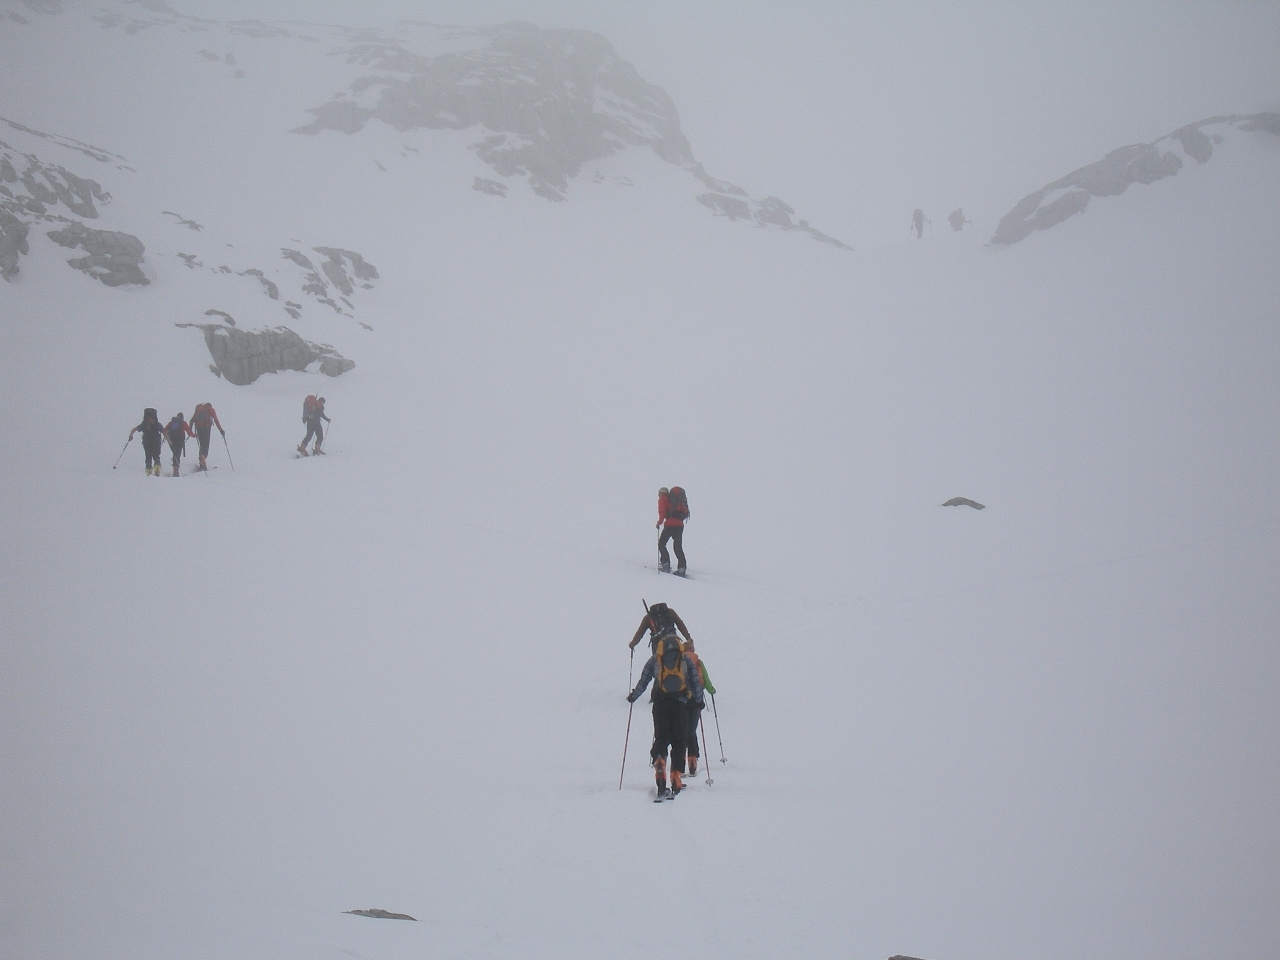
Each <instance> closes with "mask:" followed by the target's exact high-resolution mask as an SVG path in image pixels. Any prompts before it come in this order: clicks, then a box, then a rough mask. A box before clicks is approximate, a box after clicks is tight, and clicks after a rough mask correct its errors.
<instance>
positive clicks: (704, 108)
mask: <svg viewBox="0 0 1280 960" xmlns="http://www.w3.org/2000/svg"><path fill="white" fill-rule="evenodd" d="M173 6H174V7H175V9H179V10H182V11H183V12H190V13H194V14H199V15H207V16H210V17H215V18H217V19H230V18H234V17H246V18H254V17H256V18H262V19H290V18H295V17H296V18H300V19H306V20H318V21H326V20H327V21H331V22H337V23H343V24H348V25H354V24H360V25H364V24H368V25H378V24H389V23H391V22H393V21H394V20H396V19H400V18H405V19H420V20H428V21H432V22H436V23H455V24H459V25H472V26H474V25H485V24H493V23H501V22H505V21H508V20H525V21H529V22H531V23H534V24H536V25H538V26H540V27H567V28H573V29H585V30H594V31H596V32H598V33H600V34H602V35H603V36H605V37H606V38H607V39H608V40H609V41H610V42H611V43H612V44H613V46H614V49H615V50H617V52H618V53H619V55H620V56H622V57H623V58H625V59H627V60H630V61H631V62H632V63H633V64H635V66H636V68H637V69H638V70H639V71H640V74H641V76H643V77H645V78H646V79H647V80H649V81H650V82H652V83H655V84H657V85H658V86H660V87H662V88H663V89H664V90H666V91H667V93H668V94H670V96H671V97H672V99H673V100H674V101H675V103H676V106H677V107H678V109H679V110H680V116H681V122H682V125H683V127H684V130H685V134H686V136H688V137H689V139H690V141H691V143H692V145H693V150H694V154H695V155H696V156H697V157H698V159H699V160H701V161H702V163H703V164H704V165H705V166H706V168H707V169H708V170H709V171H712V172H713V173H714V174H715V175H716V176H719V177H723V178H725V179H728V180H731V181H733V182H734V183H737V184H739V185H740V186H742V187H744V188H745V189H746V190H747V191H748V192H750V193H752V194H753V195H767V194H770V193H773V194H776V195H778V196H781V197H783V198H784V199H786V200H787V202H788V203H790V204H791V205H792V206H794V207H796V208H797V209H799V210H807V211H814V212H815V213H816V212H817V211H822V222H823V223H824V224H826V225H827V226H824V227H823V229H824V230H826V232H828V233H831V234H832V235H834V236H837V237H840V238H842V239H845V240H846V241H848V242H851V243H853V244H854V245H855V246H858V247H861V246H866V245H868V244H871V245H874V244H880V243H886V242H894V241H897V240H898V239H900V238H901V237H903V236H905V235H906V232H907V223H908V220H909V218H910V214H911V211H912V210H913V209H915V208H916V207H921V208H923V209H924V210H925V213H926V214H927V215H929V216H930V218H931V219H932V220H933V221H934V225H935V228H936V227H939V226H941V225H942V218H943V217H945V215H946V214H947V213H948V212H950V211H951V210H952V209H954V208H956V207H963V208H964V209H965V210H966V212H968V213H969V215H970V217H971V218H973V219H974V222H975V229H977V230H978V231H980V232H983V231H985V235H987V236H989V235H990V233H991V231H992V230H993V229H994V226H995V223H996V221H997V220H998V219H999V217H1000V216H1002V215H1003V214H1004V213H1006V212H1007V211H1008V209H1009V208H1010V207H1012V206H1013V204H1014V203H1015V202H1017V200H1019V199H1020V198H1021V197H1022V196H1023V195H1025V194H1026V193H1029V192H1030V191H1031V190H1034V189H1036V188H1037V187H1039V186H1041V185H1042V184H1043V183H1044V182H1045V180H1046V179H1047V175H1048V174H1049V173H1050V172H1053V174H1054V175H1055V176H1056V175H1058V174H1060V173H1065V172H1066V171H1068V170H1071V169H1074V168H1076V167H1079V166H1083V165H1085V164H1087V163H1091V162H1093V161H1094V160H1097V159H1099V158H1100V157H1102V156H1103V154H1105V153H1106V152H1108V151H1110V150H1113V149H1115V148H1116V147H1118V146H1121V145H1123V144H1129V143H1140V142H1150V141H1152V140H1154V139H1156V138H1157V137H1161V136H1164V135H1165V134H1167V133H1169V132H1170V131H1172V130H1174V129H1176V128H1177V127H1180V126H1182V125H1183V124H1186V123H1191V122H1193V121H1195V120H1200V119H1203V118H1205V117H1209V116H1214V115H1217V114H1224V113H1226V114H1230V113H1254V112H1258V111H1264V110H1277V109H1280V57H1277V56H1276V53H1275V51H1276V49H1277V44H1278V43H1280V6H1278V5H1277V4H1275V3H1268V2H1223V3H1187V2H1179V0H1174V2H1132V0H1129V2H1125V0H1121V2H1118V3H1108V2H1072V3H1062V4H1048V3H1034V4H1028V3H1017V2H998V3H991V2H975V3H964V4H955V3H910V4H901V3H887V2H883V3H866V2H860V3H840V2H826V0H819V2H806V3H802V4H783V3H777V2H769V0H745V2H727V0H726V2H705V0H693V2H689V3H682V2H663V0H659V2H656V3H646V4H628V3H594V2H589V0H588V2H577V3H575V2H557V0H541V2H538V0H505V2H502V0H477V2H474V3H472V2H457V3H447V2H442V3H428V2H399V3H397V2H368V3H357V2H340V0H327V2H314V3H312V2H308V3H306V4H299V3H295V2H288V0H279V2H243V3H237V2H222V0H218V2H210V3H204V4H200V3H191V2H183V0H175V3H174V4H173Z"/></svg>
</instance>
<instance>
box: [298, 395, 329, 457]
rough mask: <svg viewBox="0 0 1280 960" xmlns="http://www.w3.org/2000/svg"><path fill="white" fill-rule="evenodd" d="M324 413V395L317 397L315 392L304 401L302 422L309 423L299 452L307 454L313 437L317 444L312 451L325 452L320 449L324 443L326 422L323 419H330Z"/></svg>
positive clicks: (299, 445)
mask: <svg viewBox="0 0 1280 960" xmlns="http://www.w3.org/2000/svg"><path fill="white" fill-rule="evenodd" d="M328 419H329V418H328V417H327V416H325V413H324V397H317V396H316V395H315V394H312V395H311V396H309V397H307V399H305V400H303V401H302V422H303V423H305V424H306V425H307V435H306V436H305V437H303V438H302V442H301V443H300V444H298V453H299V454H301V455H302V456H304V457H305V456H307V455H308V454H307V444H308V443H309V442H310V441H311V438H312V437H315V438H316V442H315V446H313V447H312V448H311V452H312V453H317V454H319V453H324V451H323V450H321V449H320V444H322V443H324V424H323V423H322V421H324V420H328Z"/></svg>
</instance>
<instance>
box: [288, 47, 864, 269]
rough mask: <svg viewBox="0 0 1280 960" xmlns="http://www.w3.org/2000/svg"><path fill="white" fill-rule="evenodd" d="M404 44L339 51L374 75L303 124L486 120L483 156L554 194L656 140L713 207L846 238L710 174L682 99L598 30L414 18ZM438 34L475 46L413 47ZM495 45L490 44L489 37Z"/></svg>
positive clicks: (563, 194) (481, 185)
mask: <svg viewBox="0 0 1280 960" xmlns="http://www.w3.org/2000/svg"><path fill="white" fill-rule="evenodd" d="M400 28H401V30H403V31H406V32H407V33H409V34H410V35H412V39H410V37H408V36H407V37H405V38H404V39H399V38H398V39H396V40H389V39H385V38H380V39H367V38H362V39H361V40H360V41H359V42H356V43H351V44H348V45H346V46H345V47H343V48H341V49H339V50H338V51H336V52H337V53H338V54H340V55H343V56H345V57H346V58H347V62H348V63H349V64H354V65H358V66H360V67H361V68H364V69H366V70H368V71H370V72H368V73H366V74H364V75H363V76H360V77H358V78H357V79H356V80H354V81H353V82H352V83H351V85H350V91H349V93H342V94H338V95H336V96H335V97H334V98H333V99H331V100H329V101H328V102H327V103H323V104H321V105H320V106H317V107H312V108H311V109H310V113H312V114H313V116H314V118H315V119H313V120H312V121H311V122H310V123H308V124H305V125H303V126H300V127H298V128H297V129H296V132H298V133H306V134H318V133H320V132H321V131H323V130H336V131H340V132H342V133H346V134H356V133H359V132H360V131H361V130H362V129H364V127H365V125H366V124H367V123H368V122H369V121H370V120H374V119H376V120H381V121H383V122H384V123H386V124H388V125H389V126H392V127H394V128H395V129H396V130H401V131H404V130H414V129H424V128H425V129H433V130H439V129H456V130H466V129H470V128H472V127H480V128H481V129H482V130H483V131H485V132H484V133H483V134H482V139H480V140H479V141H477V142H476V143H474V144H473V145H472V149H473V150H474V151H475V152H476V155H477V156H478V157H479V158H480V159H481V160H483V161H484V162H485V163H487V164H488V165H489V166H491V167H493V169H494V170H495V171H496V172H497V173H498V174H499V175H500V176H503V177H523V178H525V179H526V180H527V182H528V184H529V186H530V188H531V189H532V190H533V191H534V192H535V193H537V194H538V195H539V196H542V197H545V198H547V199H548V200H556V201H561V200H566V199H567V193H568V190H569V182H570V180H572V179H573V178H575V177H577V176H578V174H579V173H580V172H581V170H582V167H583V164H585V163H588V162H589V161H592V160H598V159H600V158H603V157H607V156H609V155H610V154H613V153H617V152H618V151H620V150H625V149H626V148H628V147H649V148H650V149H652V150H653V152H654V153H655V154H657V155H658V156H659V157H660V158H661V159H663V160H665V161H667V162H668V163H672V164H675V165H677V166H680V167H683V168H684V169H686V170H688V171H689V172H690V173H691V174H693V175H694V176H695V177H697V178H698V179H699V180H700V181H701V182H702V183H703V185H704V186H705V187H708V188H709V189H710V192H708V193H704V194H702V195H701V196H699V197H698V198H697V199H698V200H699V202H701V203H703V204H704V205H705V206H707V207H708V208H709V209H711V210H712V212H714V213H716V214H720V215H724V216H728V217H730V218H731V219H738V218H742V219H745V220H748V221H751V222H754V223H757V224H759V225H761V226H765V225H772V226H778V227H782V228H784V229H798V230H804V231H806V232H808V233H809V234H811V235H812V236H814V237H815V238H816V239H819V240H822V241H824V242H827V243H832V244H835V245H836V246H840V247H844V246H845V244H843V243H841V242H840V241H838V240H835V239H834V238H832V237H829V236H827V235H826V234H823V233H820V232H819V231H817V230H815V229H813V228H812V227H810V226H809V224H808V222H807V221H803V220H801V221H799V222H794V221H792V219H791V216H792V214H794V213H795V211H794V210H792V209H791V208H790V207H788V206H787V205H786V204H785V203H783V202H782V201H781V200H779V199H778V198H776V197H769V198H766V199H765V200H762V201H755V200H752V199H751V198H750V197H748V196H747V193H746V191H744V190H742V189H741V188H740V187H737V186H735V185H733V184H731V183H727V182H725V181H722V180H717V179H715V178H714V177H711V176H710V175H708V174H707V172H706V171H705V170H704V169H703V167H702V165H701V164H700V163H698V162H697V161H696V160H695V159H694V156H693V151H692V149H691V148H690V146H689V141H688V140H687V139H686V138H685V135H684V133H683V132H682V131H681V129H680V119H679V115H678V114H677V112H676V108H675V104H673V103H672V101H671V98H670V97H669V96H667V94H666V92H665V91H663V90H662V89H661V88H660V87H657V86H655V85H653V84H651V83H648V82H647V81H645V80H644V79H643V78H642V77H641V76H640V75H639V73H637V72H636V69H635V67H634V66H632V65H631V64H630V63H628V62H627V61H626V60H623V59H621V58H620V57H619V56H618V55H617V54H616V53H615V52H614V50H613V47H612V46H611V45H610V44H609V42H608V41H607V40H606V39H605V38H604V37H602V36H600V35H599V34H597V33H592V32H590V31H587V30H563V29H560V30H543V29H540V28H538V27H536V26H534V25H532V24H529V23H520V22H517V23H509V24H505V25H502V26H498V27H489V28H485V29H482V30H474V31H466V30H455V29H449V28H438V27H430V26H428V25H425V24H414V23H403V24H401V25H400ZM424 30H425V31H434V32H436V34H437V36H436V37H434V38H432V40H433V41H434V43H435V44H436V45H441V44H446V45H450V46H457V45H464V46H465V47H466V48H465V49H449V50H446V51H445V52H442V53H439V54H437V55H435V56H431V55H424V54H418V53H413V52H411V51H410V50H409V49H408V44H409V43H410V42H414V41H416V42H419V43H421V42H423V40H424V38H423V37H421V36H419V35H418V34H420V33H421V32H422V31H424ZM485 41H487V44H486V43H485ZM474 188H475V189H476V190H480V191H482V192H484V193H490V194H493V195H495V196H499V197H501V196H505V194H506V189H505V184H502V183H501V182H500V181H495V180H490V179H487V178H479V177H477V178H476V182H475V184H474Z"/></svg>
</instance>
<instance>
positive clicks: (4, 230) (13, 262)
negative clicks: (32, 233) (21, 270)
mask: <svg viewBox="0 0 1280 960" xmlns="http://www.w3.org/2000/svg"><path fill="white" fill-rule="evenodd" d="M28 230H29V228H28V226H27V225H26V224H25V223H23V222H22V221H21V220H19V219H18V218H17V217H15V216H14V215H13V214H12V213H9V212H8V211H7V210H3V209H0V277H4V279H6V280H12V279H13V278H14V277H15V276H17V275H18V257H20V256H26V254H27V231H28Z"/></svg>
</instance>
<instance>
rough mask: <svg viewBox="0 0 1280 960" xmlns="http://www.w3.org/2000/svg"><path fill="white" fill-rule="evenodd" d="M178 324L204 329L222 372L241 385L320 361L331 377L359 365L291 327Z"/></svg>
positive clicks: (209, 346)
mask: <svg viewBox="0 0 1280 960" xmlns="http://www.w3.org/2000/svg"><path fill="white" fill-rule="evenodd" d="M213 312H214V313H215V314H217V313H220V311H213ZM177 326H179V327H194V328H195V329H197V330H201V331H203V332H204V342H205V346H207V347H208V348H209V355H210V356H211V357H213V362H214V364H215V365H216V366H217V369H218V372H219V373H221V375H222V376H224V377H226V378H227V380H228V381H230V382H231V383H234V384H235V385H236V386H239V387H243V386H246V385H247V384H250V383H253V381H255V380H257V379H258V377H260V376H262V375H263V374H264V373H279V372H280V371H281V370H298V371H305V370H307V369H308V368H309V367H310V366H311V365H312V364H317V363H318V366H319V371H320V372H321V373H323V374H324V375H325V376H329V377H336V376H340V375H341V374H344V373H346V372H347V371H348V370H350V369H352V368H353V367H354V366H355V365H356V364H355V361H354V360H348V359H347V358H346V357H344V356H342V355H341V354H339V353H338V352H337V351H336V350H334V349H333V347H331V346H329V345H328V344H317V343H312V342H310V341H309V340H303V339H302V337H300V336H298V334H296V333H294V332H293V331H292V330H290V329H289V328H288V327H275V328H274V329H269V330H260V331H256V332H250V331H247V330H240V329H237V328H234V327H225V326H223V325H222V324H217V323H179V324H177Z"/></svg>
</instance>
